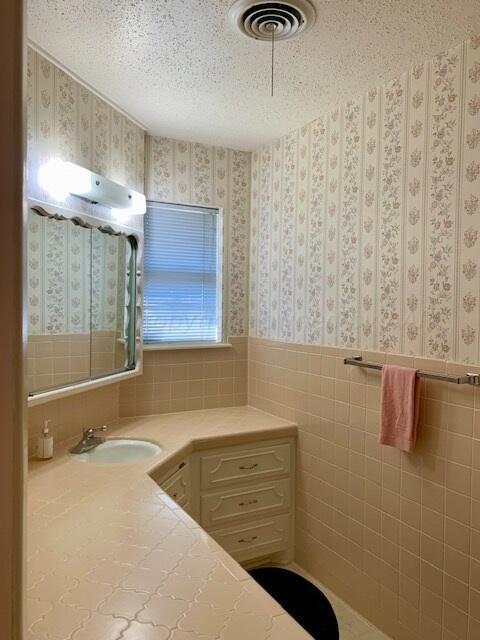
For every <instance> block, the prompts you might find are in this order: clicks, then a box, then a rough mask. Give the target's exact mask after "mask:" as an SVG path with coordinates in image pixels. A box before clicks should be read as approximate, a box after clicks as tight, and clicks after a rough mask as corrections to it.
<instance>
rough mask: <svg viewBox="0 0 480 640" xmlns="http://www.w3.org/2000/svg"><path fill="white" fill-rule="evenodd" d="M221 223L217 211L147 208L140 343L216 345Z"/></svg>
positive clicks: (219, 327) (219, 334)
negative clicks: (141, 335) (204, 343)
mask: <svg viewBox="0 0 480 640" xmlns="http://www.w3.org/2000/svg"><path fill="white" fill-rule="evenodd" d="M221 231H222V220H221V213H220V211H219V210H218V209H214V208H210V207H196V206H190V205H178V204H167V203H160V202H148V204H147V213H146V216H145V255H144V275H145V278H144V303H143V341H144V343H146V344H155V343H157V344H158V343H160V344H161V343H184V344H187V343H199V342H200V343H203V342H206V343H212V342H221V341H222V295H221V293H222V277H221V276H222V259H221V256H222V235H221Z"/></svg>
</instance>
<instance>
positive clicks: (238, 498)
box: [200, 478, 291, 528]
mask: <svg viewBox="0 0 480 640" xmlns="http://www.w3.org/2000/svg"><path fill="white" fill-rule="evenodd" d="M200 503H201V525H202V526H203V527H205V528H212V527H221V526H225V525H228V524H230V523H231V522H235V520H239V519H241V518H247V517H249V518H251V517H254V516H265V515H267V514H268V513H272V512H273V511H277V512H278V511H282V510H287V509H290V505H291V487H290V479H289V478H286V479H283V480H271V481H270V482H264V483H262V484H258V485H255V486H253V487H252V486H250V487H247V488H245V487H241V488H240V487H239V488H237V489H230V490H228V491H223V492H221V493H210V494H204V495H202V496H201V499H200Z"/></svg>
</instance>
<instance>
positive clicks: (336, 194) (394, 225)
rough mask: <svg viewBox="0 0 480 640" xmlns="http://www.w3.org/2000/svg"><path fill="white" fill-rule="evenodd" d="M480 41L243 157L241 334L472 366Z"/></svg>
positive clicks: (479, 266) (478, 339)
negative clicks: (246, 175)
mask: <svg viewBox="0 0 480 640" xmlns="http://www.w3.org/2000/svg"><path fill="white" fill-rule="evenodd" d="M479 151H480V37H476V38H472V39H471V40H469V41H467V42H465V43H463V44H461V45H459V46H458V47H456V48H455V49H452V50H451V51H447V52H446V53H443V54H441V55H439V56H437V57H436V58H434V59H433V60H431V61H429V62H426V63H425V64H421V65H417V66H415V67H414V68H413V69H411V70H410V71H409V72H408V73H406V74H404V75H403V76H401V77H400V78H397V79H396V80H394V81H392V82H389V83H388V84H387V85H385V86H383V87H375V88H372V89H371V90H370V91H369V92H368V93H367V94H366V95H364V96H361V97H360V98H358V99H355V100H351V101H349V102H347V103H346V104H344V105H342V106H339V107H337V108H334V109H332V110H331V111H330V112H329V113H326V114H324V115H323V116H321V117H319V118H318V119H317V120H315V121H314V122H312V123H310V124H308V125H306V126H305V127H303V128H301V129H300V130H298V131H295V132H293V133H291V134H289V135H287V136H285V137H283V138H282V139H280V140H275V141H274V142H272V143H271V144H268V145H265V146H264V147H262V148H261V149H258V150H257V151H255V152H254V153H253V155H252V200H251V246H250V256H251V258H250V303H249V307H250V332H251V334H252V335H255V336H259V337H267V338H273V339H278V340H284V341H299V342H307V343H314V344H326V345H339V346H346V347H353V348H362V349H372V350H380V351H385V352H396V353H403V354H415V355H424V356H426V357H432V358H440V359H449V360H457V361H461V362H466V363H478V362H480V336H479V331H480V155H479Z"/></svg>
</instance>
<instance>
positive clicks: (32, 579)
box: [26, 407, 311, 640]
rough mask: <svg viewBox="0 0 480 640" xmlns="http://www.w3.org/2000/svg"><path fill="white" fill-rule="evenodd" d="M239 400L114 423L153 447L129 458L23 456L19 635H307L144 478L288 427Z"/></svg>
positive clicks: (225, 638)
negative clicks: (94, 460) (146, 455)
mask: <svg viewBox="0 0 480 640" xmlns="http://www.w3.org/2000/svg"><path fill="white" fill-rule="evenodd" d="M295 433H296V427H295V425H294V424H293V423H289V422H287V421H285V420H282V419H280V418H276V417H274V416H271V415H269V414H267V413H263V412H262V411H258V410H256V409H252V408H250V407H229V408H228V409H210V410H203V411H190V412H182V413H176V414H165V415H159V416H147V417H142V418H133V419H131V418H129V419H123V420H119V421H118V422H117V423H115V425H114V431H112V433H111V435H112V436H113V437H137V438H143V439H146V440H151V441H153V442H156V443H158V444H159V445H161V447H162V453H160V454H159V455H157V456H155V458H150V459H148V460H143V461H140V462H136V463H131V464H121V465H119V464H114V465H95V464H82V463H79V462H77V461H75V460H72V458H71V457H70V455H69V454H68V446H71V444H72V442H68V443H65V445H64V446H63V448H59V449H57V451H56V454H55V457H54V459H53V460H51V461H48V462H38V461H31V463H30V473H29V485H28V503H29V504H28V529H27V538H28V541H27V548H28V562H27V615H26V617H27V628H28V632H27V635H26V638H27V640H117V639H118V640H214V639H218V640H237V638H238V639H239V640H240V639H241V638H242V639H243V638H245V637H248V638H251V640H267V639H272V640H273V639H275V640H287V639H288V640H308V639H309V638H310V639H311V636H310V635H309V634H308V633H307V632H306V631H304V630H303V629H302V628H301V627H300V626H299V625H298V624H297V623H296V622H295V621H294V620H293V618H291V617H290V616H289V615H288V614H286V613H285V611H284V610H283V609H282V608H281V607H280V606H279V605H278V604H277V603H276V602H275V601H274V600H273V599H272V598H271V597H270V596H269V595H268V594H267V593H266V592H265V591H264V590H263V589H262V588H261V587H260V586H258V585H257V584H256V583H255V582H254V581H253V580H252V579H251V578H250V576H249V575H248V573H246V572H245V571H244V570H243V569H242V567H240V565H239V564H238V563H237V562H236V561H235V560H233V558H232V557H231V556H229V555H228V554H227V553H226V552H225V551H224V550H223V549H222V548H221V547H220V546H219V545H218V544H217V543H216V542H215V541H214V540H213V539H212V538H210V536H209V535H208V534H207V533H206V532H205V531H203V529H202V528H201V527H200V526H199V525H198V524H197V523H196V522H195V521H194V520H193V519H192V518H190V516H188V515H187V514H186V513H185V512H184V511H183V510H182V509H180V508H179V507H178V506H177V505H176V504H175V502H173V501H172V500H171V499H170V498H169V497H168V496H167V495H166V494H165V493H164V492H163V491H162V490H161V489H160V488H159V487H158V486H157V485H156V484H155V483H154V481H153V480H152V479H151V478H150V477H149V475H148V472H149V471H152V470H153V469H155V470H159V469H161V468H162V467H165V471H168V468H169V467H170V465H173V464H175V462H176V461H177V460H180V459H181V458H183V457H185V455H188V454H189V453H191V452H192V451H194V450H197V449H201V448H210V447H217V446H226V445H233V444H241V443H242V442H247V441H251V440H252V435H253V436H254V438H255V441H256V442H257V441H260V440H262V439H263V440H265V439H271V438H276V437H284V436H291V435H295Z"/></svg>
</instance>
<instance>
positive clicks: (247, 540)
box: [238, 536, 258, 544]
mask: <svg viewBox="0 0 480 640" xmlns="http://www.w3.org/2000/svg"><path fill="white" fill-rule="evenodd" d="M257 538H258V536H252V537H251V538H240V540H239V541H238V543H239V544H250V543H251V542H254V541H255V540H256V539H257Z"/></svg>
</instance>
